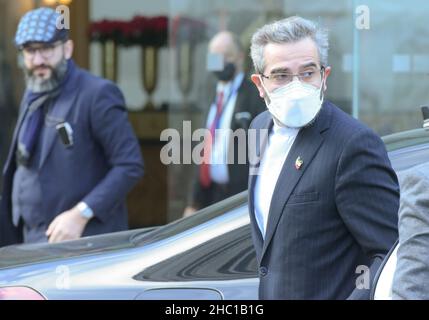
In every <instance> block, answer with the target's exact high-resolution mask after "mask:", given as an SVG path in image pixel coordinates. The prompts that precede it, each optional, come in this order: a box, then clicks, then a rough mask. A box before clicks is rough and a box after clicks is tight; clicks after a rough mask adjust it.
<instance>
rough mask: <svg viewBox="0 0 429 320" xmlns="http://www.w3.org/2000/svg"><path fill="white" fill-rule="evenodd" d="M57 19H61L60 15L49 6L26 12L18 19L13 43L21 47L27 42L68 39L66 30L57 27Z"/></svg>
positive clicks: (48, 41) (50, 41)
mask: <svg viewBox="0 0 429 320" xmlns="http://www.w3.org/2000/svg"><path fill="white" fill-rule="evenodd" d="M57 21H61V16H60V14H59V13H57V12H56V11H54V10H53V9H51V8H43V7H42V8H38V9H35V10H32V11H29V12H27V13H26V14H25V15H24V16H23V17H22V18H21V20H20V21H19V25H18V29H17V31H16V35H15V45H16V46H17V47H21V46H23V45H25V44H26V43H28V42H47V43H52V42H56V41H58V40H66V39H68V30H67V29H65V28H63V29H59V28H57Z"/></svg>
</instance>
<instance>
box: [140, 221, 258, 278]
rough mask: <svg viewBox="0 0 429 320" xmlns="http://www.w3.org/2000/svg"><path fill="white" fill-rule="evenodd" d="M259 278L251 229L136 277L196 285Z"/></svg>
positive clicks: (180, 255) (152, 268)
mask: <svg viewBox="0 0 429 320" xmlns="http://www.w3.org/2000/svg"><path fill="white" fill-rule="evenodd" d="M254 277H256V256H255V251H254V249H253V244H252V239H251V235H250V226H249V225H246V226H244V227H241V228H238V229H236V230H233V231H230V232H228V233H225V234H223V235H222V236H219V237H216V238H214V239H210V240H209V241H207V242H205V243H203V244H201V245H199V246H197V247H193V248H191V249H190V250H187V251H185V252H182V253H180V254H178V255H175V256H174V257H171V258H170V259H167V260H163V261H162V262H160V263H158V264H155V265H153V266H151V267H149V268H147V269H145V270H144V271H143V272H141V273H140V274H138V275H136V276H135V277H134V279H136V280H149V281H196V280H233V279H243V278H254Z"/></svg>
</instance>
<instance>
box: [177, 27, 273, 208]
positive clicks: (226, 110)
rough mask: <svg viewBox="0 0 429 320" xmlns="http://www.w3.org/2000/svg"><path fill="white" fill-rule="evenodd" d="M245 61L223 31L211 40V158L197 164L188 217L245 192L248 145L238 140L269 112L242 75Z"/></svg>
mask: <svg viewBox="0 0 429 320" xmlns="http://www.w3.org/2000/svg"><path fill="white" fill-rule="evenodd" d="M244 58H245V57H244V51H243V48H242V46H241V43H240V41H239V39H238V38H237V36H236V35H234V34H233V33H231V32H228V31H222V32H219V33H218V34H216V35H215V36H214V37H213V38H212V40H211V41H210V44H209V54H208V69H209V70H210V71H213V72H214V74H215V75H216V76H217V78H218V82H217V86H216V95H215V96H213V97H212V99H211V101H210V102H209V104H210V108H209V110H208V114H207V117H206V119H207V120H206V127H207V129H209V130H210V133H211V135H212V137H213V138H212V139H205V143H208V144H209V145H208V146H205V150H208V152H207V153H206V154H205V155H204V156H207V157H208V159H207V161H206V162H203V163H202V164H200V165H199V166H198V171H197V175H196V179H195V182H194V185H193V187H194V188H193V192H192V196H191V199H190V204H189V206H188V207H187V208H186V209H185V216H188V215H190V214H192V213H194V212H195V211H196V210H198V209H201V208H204V207H207V206H209V205H211V204H213V203H215V202H218V201H220V200H223V199H225V198H227V197H229V196H232V195H234V194H237V193H239V192H241V191H244V190H246V188H247V179H248V171H249V167H248V162H247V153H246V148H245V146H246V143H245V141H244V143H242V140H240V138H238V137H239V136H241V138H244V139H246V132H247V129H248V127H249V124H250V122H251V120H252V119H253V118H254V117H255V116H256V115H257V114H259V113H260V112H262V111H263V110H265V105H264V103H263V101H262V100H261V99H260V98H259V97H258V91H257V90H256V88H255V87H254V85H253V84H252V83H251V82H250V81H249V80H248V79H247V78H246V76H245V74H244V72H243V62H244ZM215 130H216V136H215ZM229 130H230V131H229ZM234 134H235V136H236V137H237V138H234ZM206 147H207V148H206ZM243 159H244V160H243Z"/></svg>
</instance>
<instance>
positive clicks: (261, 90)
mask: <svg viewBox="0 0 429 320" xmlns="http://www.w3.org/2000/svg"><path fill="white" fill-rule="evenodd" d="M250 79H251V80H252V82H253V83H254V84H255V86H256V88H258V91H259V96H260V97H261V98H265V90H264V88H263V87H262V84H261V76H260V75H259V74H256V73H254V74H252V75H251V76H250Z"/></svg>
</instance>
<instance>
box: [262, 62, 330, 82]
mask: <svg viewBox="0 0 429 320" xmlns="http://www.w3.org/2000/svg"><path fill="white" fill-rule="evenodd" d="M324 70H325V67H323V66H322V67H320V69H318V68H314V69H310V70H306V71H303V72H300V73H297V74H293V73H286V72H275V73H272V74H270V75H268V76H266V75H264V74H263V73H261V76H262V78H265V79H268V81H270V82H271V83H272V84H273V85H276V86H283V85H287V84H289V83H291V82H292V81H293V79H294V78H295V77H297V78H298V79H299V81H301V82H305V83H314V82H315V81H316V80H318V77H319V76H320V78H323V72H324Z"/></svg>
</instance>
